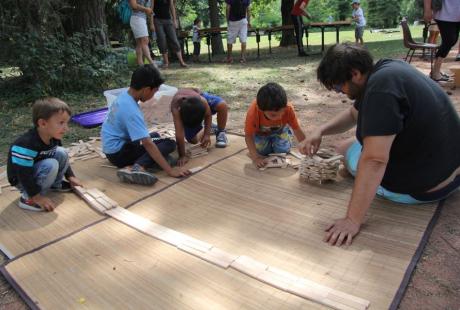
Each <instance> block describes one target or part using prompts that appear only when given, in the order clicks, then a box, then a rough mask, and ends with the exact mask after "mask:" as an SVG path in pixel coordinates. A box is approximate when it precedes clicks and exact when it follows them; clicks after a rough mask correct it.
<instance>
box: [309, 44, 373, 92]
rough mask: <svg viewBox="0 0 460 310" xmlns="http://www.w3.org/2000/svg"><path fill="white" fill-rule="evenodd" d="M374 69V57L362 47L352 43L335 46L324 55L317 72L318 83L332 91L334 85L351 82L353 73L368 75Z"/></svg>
mask: <svg viewBox="0 0 460 310" xmlns="http://www.w3.org/2000/svg"><path fill="white" fill-rule="evenodd" d="M373 68H374V62H373V60H372V55H371V54H370V53H369V51H368V50H367V49H365V48H363V47H361V46H357V45H355V44H352V43H344V44H335V45H333V46H331V47H330V48H329V49H328V50H327V51H326V54H325V55H324V57H323V59H321V62H320V64H319V66H318V69H317V70H316V74H317V77H318V81H319V82H320V83H321V84H323V85H324V86H325V87H326V88H327V89H329V90H331V89H333V88H334V85H337V84H343V83H345V82H346V81H349V80H351V71H352V70H353V69H354V70H358V71H359V72H361V74H368V73H369V72H371V71H372V69H373Z"/></svg>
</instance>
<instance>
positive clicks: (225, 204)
mask: <svg viewBox="0 0 460 310" xmlns="http://www.w3.org/2000/svg"><path fill="white" fill-rule="evenodd" d="M351 185H352V182H351V180H350V179H345V180H341V181H340V182H337V183H330V184H325V185H322V186H315V185H309V184H304V183H301V182H299V181H298V174H296V173H295V171H294V170H291V169H268V170H266V171H263V172H261V171H258V170H256V169H255V168H254V167H253V166H252V165H251V163H250V160H249V159H248V158H247V157H246V155H245V154H244V152H242V153H239V154H237V155H234V156H231V157H229V158H227V159H225V160H223V161H221V162H219V163H217V164H215V165H212V166H210V167H209V168H207V169H205V170H202V171H200V172H199V173H197V174H196V175H194V176H192V177H190V178H188V179H186V180H184V181H183V182H180V183H178V184H175V185H173V186H171V187H169V188H168V189H167V190H165V191H162V192H161V193H158V194H156V195H154V196H152V197H150V198H147V199H145V200H143V201H141V202H139V203H138V204H136V205H134V206H133V207H132V208H131V209H130V210H131V211H132V212H134V213H136V214H138V215H141V216H144V217H146V218H148V219H150V220H152V221H154V222H157V223H158V224H161V225H164V226H167V227H169V228H172V229H175V230H177V231H180V232H183V233H186V234H189V235H190V236H192V237H194V238H197V239H200V240H202V241H205V242H208V243H211V244H214V245H215V246H217V247H219V248H221V249H222V250H225V251H227V252H229V253H232V254H236V255H248V256H251V257H252V258H255V259H257V260H259V261H260V262H262V263H265V264H269V265H271V266H274V267H277V268H281V269H284V270H286V271H288V272H290V273H293V274H295V275H298V276H302V277H305V278H308V279H310V280H313V281H316V282H318V283H320V284H323V285H326V286H329V287H332V288H334V289H337V290H341V291H343V292H346V293H349V294H353V295H355V296H358V297H361V298H365V299H368V300H370V301H371V309H386V308H388V305H389V304H390V303H391V300H392V298H393V296H394V294H395V292H396V290H397V289H398V287H399V284H400V282H401V280H402V277H403V274H404V272H405V270H406V268H407V265H408V264H409V262H410V260H411V258H412V255H413V253H414V251H415V249H416V247H417V245H418V243H419V241H420V238H421V236H422V234H423V232H424V230H425V228H426V225H427V224H428V222H429V220H430V218H431V216H432V214H433V212H434V209H435V206H434V205H425V206H403V205H396V204H392V203H389V202H386V201H383V200H380V199H376V200H375V202H374V203H373V206H372V208H371V210H370V212H369V215H368V217H367V222H366V224H365V225H364V226H363V229H362V232H361V233H360V234H359V236H358V237H357V238H356V240H355V242H354V243H353V245H352V246H350V247H348V248H347V247H341V248H336V247H329V246H327V245H325V244H324V243H323V242H322V241H321V239H322V237H323V230H324V228H325V226H326V225H327V224H328V223H329V222H330V221H331V220H332V219H334V218H339V217H341V216H342V215H343V214H344V213H345V207H346V203H347V201H348V198H349V195H350V193H351ZM6 269H7V271H8V272H9V273H10V274H11V275H12V276H13V278H14V279H15V280H16V281H17V283H19V285H20V286H21V287H23V288H24V290H25V291H26V292H27V294H29V296H31V298H32V299H33V300H36V301H38V302H39V305H40V306H41V307H43V308H56V307H61V308H62V307H64V308H76V307H81V306H86V307H88V308H120V309H125V308H132V309H147V308H152V307H153V308H158V309H163V308H164V309H171V308H180V309H236V308H243V309H322V308H323V307H322V306H319V305H316V304H314V303H312V302H310V301H306V300H304V299H301V298H299V297H296V296H294V295H290V294H288V293H285V292H282V291H280V290H277V289H274V288H272V287H270V286H268V285H266V284H263V283H261V282H258V281H256V280H254V279H251V278H249V277H247V276H245V275H243V274H240V273H238V272H235V271H234V270H223V269H220V268H217V267H215V266H213V265H211V264H209V263H206V262H205V261H202V260H200V259H198V258H196V257H193V256H191V255H188V254H186V253H183V252H181V251H179V250H177V249H176V248H174V247H172V246H169V245H167V244H164V243H162V242H161V241H158V240H155V239H153V238H150V237H148V236H145V235H143V234H141V233H139V232H137V231H135V230H134V229H131V228H129V227H126V226H125V225H123V224H121V223H118V222H116V221H115V220H112V219H111V220H107V221H104V222H101V223H98V224H96V225H94V226H92V227H90V228H87V229H85V230H83V231H81V232H79V233H77V234H74V235H72V236H71V237H69V238H65V239H63V240H61V241H59V242H57V243H55V244H52V245H50V246H47V247H45V248H43V249H41V250H39V251H36V252H34V253H32V254H28V255H26V256H24V257H22V258H20V259H18V260H15V261H13V262H12V263H10V264H8V265H7V266H6ZM64 284H65V285H64Z"/></svg>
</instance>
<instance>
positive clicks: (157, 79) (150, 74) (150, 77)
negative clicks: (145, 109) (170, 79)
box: [129, 64, 165, 90]
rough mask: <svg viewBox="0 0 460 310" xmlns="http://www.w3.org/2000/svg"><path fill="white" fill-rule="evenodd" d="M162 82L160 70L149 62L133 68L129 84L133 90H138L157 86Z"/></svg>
mask: <svg viewBox="0 0 460 310" xmlns="http://www.w3.org/2000/svg"><path fill="white" fill-rule="evenodd" d="M164 82H165V81H164V80H163V78H162V77H161V74H160V71H159V70H158V69H157V68H156V67H155V66H154V65H151V64H149V65H143V66H140V67H138V68H137V69H136V70H134V72H133V75H132V76H131V84H130V85H129V86H130V87H132V88H134V89H135V90H140V89H142V88H144V87H151V88H157V87H160V85H161V84H163V83H164Z"/></svg>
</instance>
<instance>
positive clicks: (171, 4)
mask: <svg viewBox="0 0 460 310" xmlns="http://www.w3.org/2000/svg"><path fill="white" fill-rule="evenodd" d="M169 10H170V11H171V16H172V19H173V25H174V28H176V29H177V19H176V7H175V6H174V0H171V2H170V5H169Z"/></svg>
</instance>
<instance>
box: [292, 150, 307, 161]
mask: <svg viewBox="0 0 460 310" xmlns="http://www.w3.org/2000/svg"><path fill="white" fill-rule="evenodd" d="M289 154H291V155H292V156H294V157H295V158H297V159H302V158H304V157H305V155H302V154H300V153H299V152H297V151H292V150H291V151H289Z"/></svg>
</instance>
